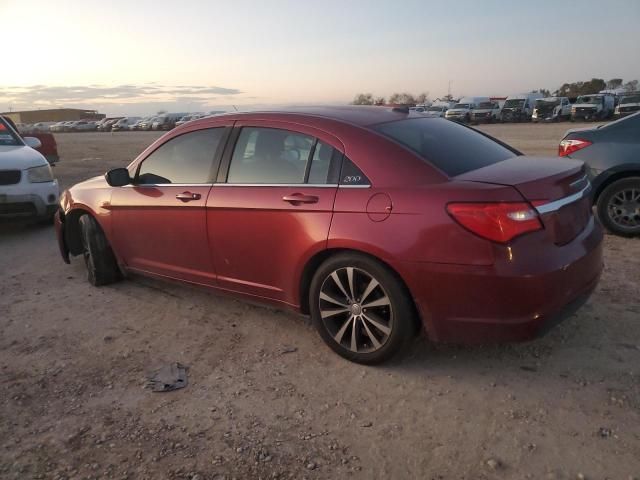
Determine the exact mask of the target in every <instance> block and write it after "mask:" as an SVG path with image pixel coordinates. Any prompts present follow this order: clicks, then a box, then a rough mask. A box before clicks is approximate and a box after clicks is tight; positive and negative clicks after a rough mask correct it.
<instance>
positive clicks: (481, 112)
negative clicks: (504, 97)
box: [471, 102, 502, 123]
mask: <svg viewBox="0 0 640 480" xmlns="http://www.w3.org/2000/svg"><path fill="white" fill-rule="evenodd" d="M501 111H502V109H501V108H500V104H499V103H498V102H480V103H479V104H478V105H476V107H475V108H473V109H471V123H493V122H497V121H498V120H500V112H501Z"/></svg>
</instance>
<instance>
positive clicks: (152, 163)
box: [136, 128, 225, 185]
mask: <svg viewBox="0 0 640 480" xmlns="http://www.w3.org/2000/svg"><path fill="white" fill-rule="evenodd" d="M224 131H225V129H224V128H208V129H204V130H198V131H195V132H190V133H185V134H184V135H180V136H179V137H174V138H172V139H171V140H169V141H168V142H166V143H164V144H163V145H161V146H160V147H159V148H158V149H157V150H155V151H154V152H153V153H152V154H151V155H149V156H148V157H147V158H145V159H144V160H143V161H142V164H141V165H140V169H139V171H138V175H137V178H136V183H137V184H142V185H145V184H147V185H148V184H165V183H167V184H168V183H210V182H211V178H212V169H213V160H214V158H215V155H216V150H217V149H218V147H219V146H220V142H221V141H222V139H223V137H224Z"/></svg>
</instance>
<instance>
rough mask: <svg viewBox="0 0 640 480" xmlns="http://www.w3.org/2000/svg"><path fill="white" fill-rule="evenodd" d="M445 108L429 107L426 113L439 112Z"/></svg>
mask: <svg viewBox="0 0 640 480" xmlns="http://www.w3.org/2000/svg"><path fill="white" fill-rule="evenodd" d="M444 108H445V107H429V108H427V112H441V111H442V110H444Z"/></svg>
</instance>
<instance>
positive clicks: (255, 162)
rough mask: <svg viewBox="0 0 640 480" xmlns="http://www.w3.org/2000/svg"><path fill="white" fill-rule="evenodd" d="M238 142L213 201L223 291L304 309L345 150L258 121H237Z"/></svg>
mask: <svg viewBox="0 0 640 480" xmlns="http://www.w3.org/2000/svg"><path fill="white" fill-rule="evenodd" d="M267 125H269V126H267ZM274 127H277V128H274ZM233 138H234V140H235V147H234V148H233V150H232V151H231V149H229V151H227V152H225V156H224V157H225V158H224V159H223V164H222V167H221V174H220V176H219V177H218V180H219V183H216V184H215V185H214V186H213V189H212V190H211V193H210V195H209V198H208V200H207V224H208V230H209V239H210V242H211V244H212V250H213V252H214V261H215V266H216V270H217V273H218V285H219V287H221V288H224V289H228V290H232V291H237V292H242V293H245V294H250V295H254V296H257V297H264V298H270V299H275V300H279V301H283V302H285V303H288V304H292V305H298V303H299V299H298V298H296V294H295V292H297V290H298V289H297V286H298V282H299V280H300V273H301V271H302V268H303V266H304V263H305V262H306V260H307V259H308V258H310V257H311V256H312V255H313V254H314V253H316V252H318V251H320V250H323V249H324V248H326V242H327V237H328V233H329V227H330V224H331V217H332V212H333V202H334V199H335V195H336V190H337V183H338V176H339V168H340V162H341V160H342V153H341V152H340V150H339V148H341V144H340V143H339V142H338V141H337V140H336V139H335V138H333V137H327V135H326V134H323V133H322V132H314V131H313V130H309V129H304V127H301V126H295V127H292V126H291V125H289V124H283V123H277V124H274V123H266V122H259V121H254V122H251V123H246V122H237V123H236V129H235V131H234V135H233ZM330 142H331V143H330ZM230 144H231V142H230Z"/></svg>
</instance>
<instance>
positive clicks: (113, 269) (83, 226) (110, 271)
mask: <svg viewBox="0 0 640 480" xmlns="http://www.w3.org/2000/svg"><path fill="white" fill-rule="evenodd" d="M78 223H79V224H80V233H81V235H82V247H83V250H84V251H83V257H84V263H85V265H86V267H87V280H89V283H91V284H92V285H94V286H96V287H99V286H101V285H107V284H109V283H113V282H115V281H117V280H119V278H120V270H119V269H118V264H117V262H116V258H115V255H114V254H113V250H111V246H110V245H109V242H108V241H107V237H105V235H104V232H103V231H102V228H100V225H98V222H96V220H95V219H94V218H93V217H92V216H91V215H83V216H81V217H80V219H79V220H78Z"/></svg>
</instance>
